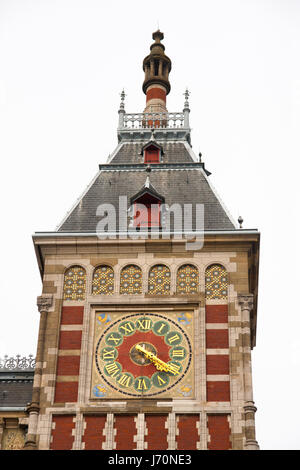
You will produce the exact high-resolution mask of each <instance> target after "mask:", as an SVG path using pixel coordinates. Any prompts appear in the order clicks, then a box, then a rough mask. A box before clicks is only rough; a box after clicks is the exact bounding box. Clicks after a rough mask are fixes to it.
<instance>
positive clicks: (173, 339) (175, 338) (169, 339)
mask: <svg viewBox="0 0 300 470" xmlns="http://www.w3.org/2000/svg"><path fill="white" fill-rule="evenodd" d="M178 339H180V336H178V334H177V333H176V334H175V335H174V336H172V337H171V338H168V341H169V343H174V341H177V340H178Z"/></svg>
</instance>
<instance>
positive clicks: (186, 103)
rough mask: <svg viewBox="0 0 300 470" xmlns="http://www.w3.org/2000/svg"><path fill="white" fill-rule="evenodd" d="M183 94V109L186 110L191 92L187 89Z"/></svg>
mask: <svg viewBox="0 0 300 470" xmlns="http://www.w3.org/2000/svg"><path fill="white" fill-rule="evenodd" d="M183 94H184V98H185V102H184V107H185V108H188V107H189V106H190V105H189V96H190V94H191V92H190V91H189V90H188V88H186V90H185V92H184V93H183Z"/></svg>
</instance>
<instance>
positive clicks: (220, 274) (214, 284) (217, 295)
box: [205, 264, 228, 300]
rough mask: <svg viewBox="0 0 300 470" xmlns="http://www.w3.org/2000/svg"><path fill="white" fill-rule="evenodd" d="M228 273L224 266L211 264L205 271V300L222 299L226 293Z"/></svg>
mask: <svg viewBox="0 0 300 470" xmlns="http://www.w3.org/2000/svg"><path fill="white" fill-rule="evenodd" d="M227 291H228V274H227V271H226V269H225V268H224V266H222V265H220V264H212V265H211V266H209V267H208V268H207V269H206V271H205V297H206V299H207V300H212V299H224V300H227V294H228V292H227Z"/></svg>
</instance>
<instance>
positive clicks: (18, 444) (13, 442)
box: [2, 429, 25, 450]
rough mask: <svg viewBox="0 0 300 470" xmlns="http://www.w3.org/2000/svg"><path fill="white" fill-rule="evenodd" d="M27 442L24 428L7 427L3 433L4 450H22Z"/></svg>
mask: <svg viewBox="0 0 300 470" xmlns="http://www.w3.org/2000/svg"><path fill="white" fill-rule="evenodd" d="M24 444H25V431H23V430H22V429H5V430H4V433H3V442H2V449H3V450H20V449H23V447H24Z"/></svg>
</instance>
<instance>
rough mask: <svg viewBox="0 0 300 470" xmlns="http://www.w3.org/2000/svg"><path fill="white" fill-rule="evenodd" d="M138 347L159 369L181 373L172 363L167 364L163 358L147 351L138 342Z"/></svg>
mask: <svg viewBox="0 0 300 470" xmlns="http://www.w3.org/2000/svg"><path fill="white" fill-rule="evenodd" d="M136 349H137V350H138V351H140V352H142V353H143V354H145V356H146V357H147V358H148V359H149V360H150V361H151V362H152V363H153V364H154V365H155V367H156V369H157V370H163V371H165V372H171V373H172V374H174V375H176V374H179V371H178V370H177V369H176V368H175V367H174V366H173V365H172V364H166V363H165V362H164V361H163V360H162V359H159V357H157V356H155V354H153V353H151V352H149V351H147V350H146V349H145V348H144V347H143V346H140V345H139V344H137V345H136Z"/></svg>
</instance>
